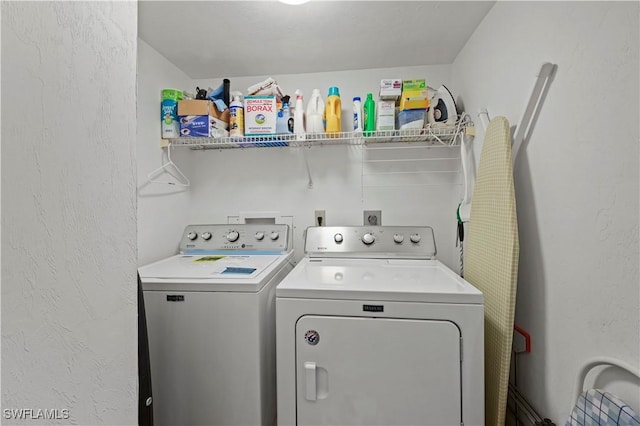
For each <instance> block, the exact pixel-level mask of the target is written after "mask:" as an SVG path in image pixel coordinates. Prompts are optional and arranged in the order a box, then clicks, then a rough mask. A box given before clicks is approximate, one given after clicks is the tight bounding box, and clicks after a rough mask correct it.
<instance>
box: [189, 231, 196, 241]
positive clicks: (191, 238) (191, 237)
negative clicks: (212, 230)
mask: <svg viewBox="0 0 640 426" xmlns="http://www.w3.org/2000/svg"><path fill="white" fill-rule="evenodd" d="M187 238H188V239H190V240H191V241H193V240H195V239H196V238H198V234H197V233H195V232H193V231H191V232H189V233H188V234H187Z"/></svg>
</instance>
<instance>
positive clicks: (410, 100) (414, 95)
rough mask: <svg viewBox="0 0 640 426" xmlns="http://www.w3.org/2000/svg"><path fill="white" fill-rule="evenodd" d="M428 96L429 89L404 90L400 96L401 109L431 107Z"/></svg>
mask: <svg viewBox="0 0 640 426" xmlns="http://www.w3.org/2000/svg"><path fill="white" fill-rule="evenodd" d="M427 96H428V94H427V89H424V90H403V91H402V95H401V96H400V111H405V110H409V109H427V108H428V107H429V98H428V97H427Z"/></svg>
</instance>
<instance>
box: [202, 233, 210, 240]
mask: <svg viewBox="0 0 640 426" xmlns="http://www.w3.org/2000/svg"><path fill="white" fill-rule="evenodd" d="M202 239H203V240H205V241H208V240H210V239H211V232H203V233H202Z"/></svg>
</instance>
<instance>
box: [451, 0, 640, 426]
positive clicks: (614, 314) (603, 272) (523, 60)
mask: <svg viewBox="0 0 640 426" xmlns="http://www.w3.org/2000/svg"><path fill="white" fill-rule="evenodd" d="M638 12H639V8H638V3H637V2H627V3H613V2H611V3H610V2H566V3H565V2H542V3H541V2H498V3H496V5H495V6H494V7H493V9H492V10H491V11H490V12H489V14H488V15H487V16H486V18H485V19H484V21H483V22H482V23H481V25H480V26H479V28H478V29H477V30H476V32H475V33H474V35H473V36H472V37H471V39H470V40H469V42H468V43H467V45H466V46H465V48H464V49H463V50H462V52H461V53H460V54H459V55H458V57H457V59H456V61H455V62H454V64H453V90H454V93H457V95H458V96H459V97H460V98H462V99H463V100H464V103H465V107H466V110H467V111H469V112H473V113H474V116H475V114H476V113H477V111H478V110H479V109H480V108H481V107H487V108H488V110H489V113H490V114H491V115H493V116H497V115H504V116H506V117H507V118H508V119H509V121H510V122H511V123H512V124H513V125H515V124H517V122H518V120H519V119H520V115H521V114H522V112H523V109H524V106H525V104H526V102H527V101H528V97H529V95H530V93H531V89H532V87H533V83H534V79H535V75H536V74H537V72H538V70H539V68H540V66H541V65H542V63H544V62H547V61H548V62H553V63H556V64H557V65H558V70H557V75H556V77H555V80H554V81H553V83H552V85H551V87H550V90H549V94H548V97H547V99H546V100H545V102H544V105H543V107H542V111H541V114H540V116H539V120H538V121H537V123H536V125H535V129H534V131H533V134H532V137H531V140H530V141H529V143H528V144H527V145H526V146H524V147H523V148H522V150H521V152H520V155H519V158H518V160H517V163H516V165H515V185H516V194H517V203H518V223H519V232H520V247H521V250H520V271H519V280H518V301H517V308H516V322H517V323H518V324H519V325H520V326H522V327H524V328H525V329H526V330H528V331H529V332H530V333H531V335H532V338H533V349H532V353H531V354H528V355H522V356H520V358H519V360H518V367H519V371H518V380H519V385H520V387H521V388H522V390H523V393H524V394H525V395H526V396H527V397H528V398H529V399H530V401H531V403H532V404H533V406H534V407H536V408H537V409H538V410H539V411H540V412H541V413H542V414H543V415H544V416H546V417H550V418H551V419H552V420H554V421H555V422H556V424H562V423H564V421H565V420H566V418H567V415H568V411H569V406H570V403H571V401H570V398H571V391H572V385H573V381H574V378H575V377H576V374H577V371H578V368H579V367H580V366H581V365H582V364H583V362H584V361H585V360H586V359H587V358H590V357H592V356H596V355H608V356H613V357H616V358H619V359H622V360H624V361H627V362H628V363H630V364H632V365H635V366H638V365H639V364H640V352H639V350H640V349H639V348H640V340H639V339H640V329H639V327H640V318H639V315H640V302H639V292H638V282H639V274H638V255H639V250H638V192H639V176H638V166H639V164H638V154H639V151H638V140H639V134H638V117H639V116H640V114H639V112H640V111H639V107H638V102H639V97H638V94H639V87H638V75H639V69H638V51H639V46H638ZM474 118H475V117H474ZM476 121H477V120H476ZM481 133H482V132H481ZM614 392H615V390H614ZM623 392H626V391H625V390H623ZM626 395H627V397H628V398H630V399H631V401H630V402H633V403H634V404H635V408H636V409H638V408H640V400H639V399H638V398H639V397H638V392H637V388H635V390H634V391H633V392H629V393H627V394H626Z"/></svg>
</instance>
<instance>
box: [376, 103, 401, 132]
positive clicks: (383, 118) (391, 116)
mask: <svg viewBox="0 0 640 426" xmlns="http://www.w3.org/2000/svg"><path fill="white" fill-rule="evenodd" d="M377 108H378V110H377V114H376V115H377V117H376V130H395V129H396V119H395V117H396V115H395V114H396V103H395V102H394V101H379V102H378V105H377Z"/></svg>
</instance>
